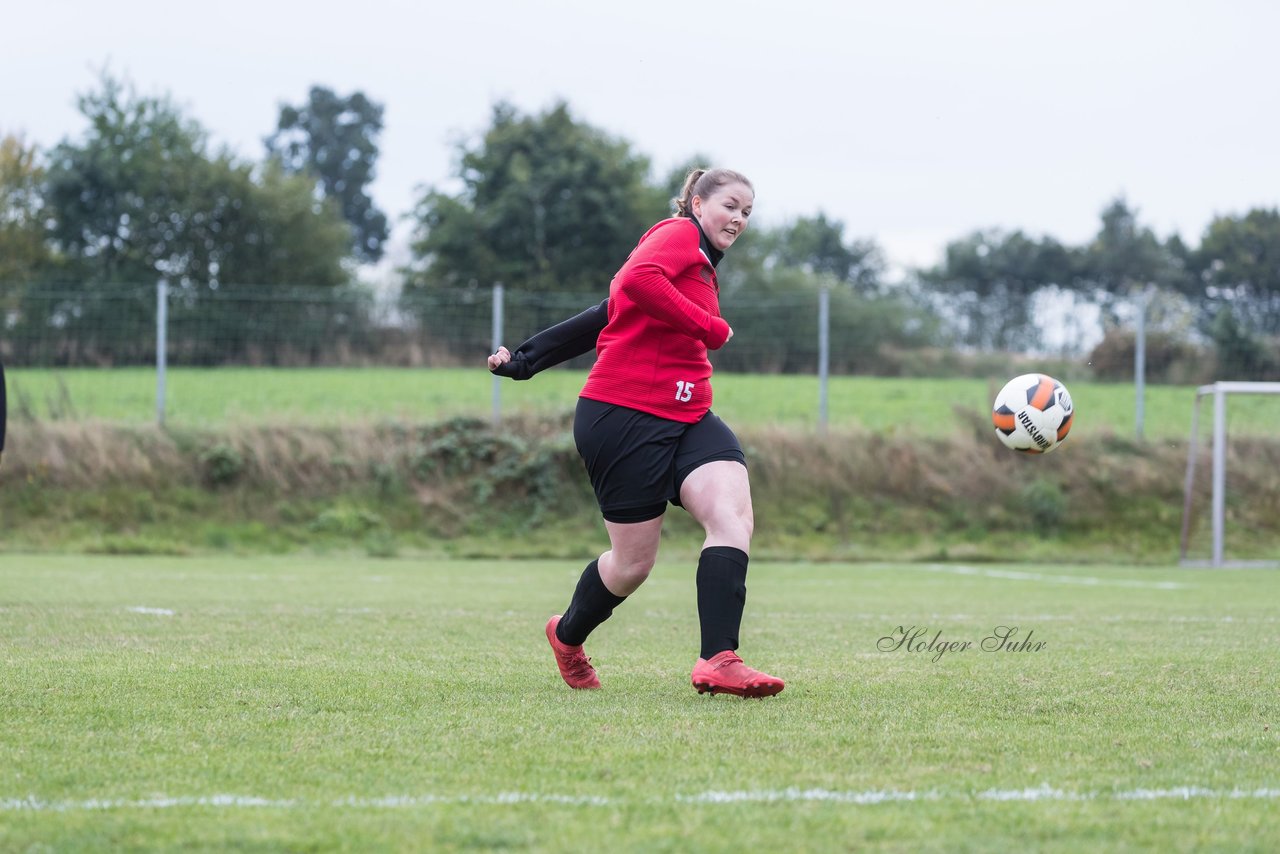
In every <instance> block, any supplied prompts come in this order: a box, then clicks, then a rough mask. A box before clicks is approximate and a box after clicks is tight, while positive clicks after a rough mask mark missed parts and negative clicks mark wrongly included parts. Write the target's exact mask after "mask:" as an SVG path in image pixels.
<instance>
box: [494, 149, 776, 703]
mask: <svg viewBox="0 0 1280 854" xmlns="http://www.w3.org/2000/svg"><path fill="white" fill-rule="evenodd" d="M674 201H675V203H676V209H677V215H676V216H675V217H673V218H671V219H666V220H663V221H662V222H659V223H658V224H657V225H655V226H653V227H652V228H651V229H649V231H648V232H646V233H645V235H644V236H643V237H642V238H641V239H640V243H639V244H638V245H637V246H636V248H635V249H634V250H632V252H631V256H630V257H629V258H628V259H627V261H626V263H625V264H623V266H622V269H621V270H619V271H618V273H617V275H616V276H614V279H613V282H612V283H611V284H610V286H609V298H608V299H607V300H606V301H604V302H602V303H601V304H600V305H598V306H595V307H593V308H590V309H588V310H587V311H585V312H583V313H582V314H580V315H578V316H577V317H574V318H571V319H569V320H567V321H565V322H563V323H561V324H558V325H557V326H554V327H552V328H551V329H548V330H546V331H544V332H541V333H539V334H538V335H535V336H534V337H533V338H531V339H530V340H529V341H527V342H525V343H524V344H522V345H521V346H520V347H518V348H517V349H516V352H515V353H514V354H513V353H511V352H510V351H509V350H507V348H506V347H499V348H498V351H497V352H496V353H494V354H493V355H491V356H490V357H489V359H488V364H489V369H490V370H491V371H493V372H494V373H497V374H500V375H503V376H510V377H513V378H515V379H527V378H528V377H530V376H532V375H533V374H534V373H537V372H538V371H540V370H542V369H544V368H546V367H549V366H550V365H552V364H557V363H558V362H561V361H564V360H566V359H568V358H572V357H573V356H575V355H579V354H581V353H583V352H587V351H588V350H589V349H590V348H591V347H592V346H594V347H595V350H596V356H597V358H596V363H595V366H594V367H593V368H592V369H591V372H590V374H589V375H588V377H587V382H586V385H585V386H584V387H583V389H582V393H581V395H580V397H579V399H578V405H577V410H576V412H575V416H574V424H573V437H574V441H575V442H576V444H577V446H578V453H579V454H581V456H582V459H583V462H584V463H585V464H586V468H587V473H588V475H589V476H590V478H591V485H592V487H593V488H594V489H595V493H596V499H597V501H598V502H599V504H600V511H601V514H602V515H603V516H604V520H605V523H604V524H605V529H606V531H607V532H608V534H609V544H610V547H609V550H608V551H606V552H604V553H603V554H602V555H600V557H599V558H597V559H596V560H593V561H591V563H590V564H588V565H587V568H586V570H585V571H584V572H583V573H582V577H581V578H580V579H579V581H578V586H577V589H575V590H574V593H573V598H572V600H571V601H570V603H569V607H568V608H567V609H566V610H565V612H564V615H563V616H560V615H556V616H553V617H552V618H551V619H550V620H548V621H547V626H546V633H547V640H548V641H550V643H551V648H552V650H553V651H554V653H555V658H556V663H557V665H558V666H559V669H560V675H561V676H562V677H563V678H564V681H565V682H566V683H568V684H569V686H570V687H572V688H599V687H600V680H599V678H598V677H597V675H596V671H595V668H594V667H592V666H591V662H590V660H589V659H588V658H587V656H586V654H585V653H584V652H583V648H582V645H583V643H584V642H585V641H586V639H587V636H588V635H590V634H591V632H592V630H594V629H595V628H596V627H597V626H598V625H600V624H601V623H603V622H604V621H605V620H607V619H608V618H609V616H610V615H611V614H612V613H613V610H614V608H616V607H617V606H618V605H620V604H622V602H623V600H625V599H626V598H627V597H628V596H630V595H631V594H632V593H633V592H635V590H636V589H637V588H638V587H639V586H640V585H641V584H643V583H644V580H645V579H646V578H648V576H649V572H650V571H651V570H652V569H653V565H654V562H655V561H656V559H657V555H658V542H659V537H660V535H661V532H662V520H663V516H664V514H665V513H666V506H667V503H668V502H670V503H672V504H674V505H676V506H680V507H684V509H685V510H687V511H688V512H689V513H690V514H691V515H692V516H693V518H694V519H696V520H697V521H698V523H699V524H700V525H701V526H702V528H703V530H704V531H705V532H706V538H705V540H704V541H703V548H702V553H701V556H700V557H699V560H698V571H697V596H698V619H699V622H700V624H701V630H702V649H701V654H700V656H699V658H698V660H697V663H696V664H695V665H694V667H693V675H692V678H691V681H692V683H693V686H694V687H695V688H697V689H698V692H699V693H703V692H708V691H709V692H711V693H713V694H714V693H716V692H725V693H729V694H736V695H738V696H743V697H769V696H773V695H774V694H777V693H778V692H779V691H781V690H782V689H783V682H782V680H781V679H778V678H776V677H773V676H769V675H768V674H766V673H761V672H760V671H758V670H753V669H752V668H750V667H748V666H746V665H745V664H744V663H743V662H742V659H741V658H739V657H738V655H737V653H736V650H737V648H738V630H739V627H740V625H741V622H742V609H743V605H744V603H745V602H746V593H747V588H746V576H747V560H748V553H749V551H750V547H751V534H752V530H753V526H754V517H753V515H752V509H751V487H750V484H749V481H748V478H747V468H746V457H745V456H744V454H743V452H742V446H741V445H740V444H739V443H738V439H737V437H736V436H734V434H733V431H731V430H730V429H729V428H728V426H726V425H725V423H724V422H723V421H721V420H720V419H719V418H718V417H716V415H715V414H714V413H712V412H711V363H710V362H709V361H708V360H707V351H708V349H710V350H718V349H719V348H720V347H723V346H724V345H725V343H726V342H727V341H728V340H729V339H730V338H731V337H732V336H733V330H732V329H731V328H730V327H729V324H728V323H726V322H725V320H724V318H722V317H721V316H720V304H719V285H718V284H717V280H716V266H717V265H718V264H719V263H720V259H721V258H722V257H723V256H724V252H725V250H727V249H728V248H729V247H730V246H732V245H733V243H734V241H735V240H737V239H738V237H739V236H740V235H741V234H742V232H744V231H745V230H746V228H747V224H748V222H749V219H750V216H751V207H752V204H753V202H754V201H755V191H754V189H753V188H752V186H751V182H750V181H748V180H747V179H746V178H745V177H743V176H742V175H740V174H739V173H737V172H733V171H730V170H728V169H712V170H710V171H704V170H701V169H696V170H694V171H693V172H691V173H690V174H689V176H688V178H687V179H686V181H685V185H684V189H683V190H682V191H681V194H680V197H679V198H678V199H675V200H674Z"/></svg>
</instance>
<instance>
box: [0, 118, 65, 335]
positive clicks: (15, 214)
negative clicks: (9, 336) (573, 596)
mask: <svg viewBox="0 0 1280 854" xmlns="http://www.w3.org/2000/svg"><path fill="white" fill-rule="evenodd" d="M43 181H44V169H43V167H42V166H41V165H40V158H39V152H38V150H37V149H36V147H35V146H34V145H28V144H27V143H26V142H25V141H24V140H23V139H22V137H20V136H14V135H5V136H4V137H0V321H2V320H3V314H4V313H6V312H7V311H12V310H14V309H15V308H16V304H17V300H18V298H19V296H20V295H21V292H22V289H23V287H24V286H25V285H27V284H28V283H30V282H32V281H34V280H35V279H37V278H40V277H41V276H43V275H47V274H48V273H49V271H50V270H51V269H52V268H53V266H54V263H55V258H54V255H53V253H52V252H51V251H50V249H49V245H48V243H47V242H46V241H45V235H44V223H43V219H42V217H43V210H44V198H43V194H42V192H41V185H42V183H43Z"/></svg>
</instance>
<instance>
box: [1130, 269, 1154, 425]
mask: <svg viewBox="0 0 1280 854" xmlns="http://www.w3.org/2000/svg"><path fill="white" fill-rule="evenodd" d="M1150 299H1151V287H1150V285H1148V286H1147V287H1145V288H1143V289H1142V292H1141V294H1140V295H1139V296H1138V322H1137V330H1136V332H1135V334H1134V344H1133V387H1134V395H1135V400H1134V410H1133V418H1134V425H1135V429H1136V431H1137V436H1138V441H1142V431H1143V426H1144V422H1145V421H1146V400H1147V303H1148V302H1149V301H1150Z"/></svg>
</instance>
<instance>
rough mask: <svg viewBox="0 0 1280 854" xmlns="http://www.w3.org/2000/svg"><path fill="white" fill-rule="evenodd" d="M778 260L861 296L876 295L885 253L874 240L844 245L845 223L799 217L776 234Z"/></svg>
mask: <svg viewBox="0 0 1280 854" xmlns="http://www.w3.org/2000/svg"><path fill="white" fill-rule="evenodd" d="M777 260H778V262H779V263H782V264H785V265H788V266H796V267H801V268H803V269H805V270H808V271H810V272H813V273H818V274H822V275H828V276H831V277H832V278H833V279H834V280H835V281H837V282H839V283H841V284H844V285H848V286H850V287H852V288H853V289H854V290H856V291H861V292H863V293H874V292H876V291H878V290H879V289H880V287H881V278H882V277H883V275H884V271H885V260H884V253H883V252H881V251H880V247H879V246H877V245H876V243H875V241H874V240H854V241H852V242H847V241H846V240H845V237H844V223H843V222H840V221H839V220H829V219H827V217H826V214H823V213H819V214H818V215H817V216H816V217H801V218H800V219H797V220H796V221H794V222H793V223H791V224H790V225H788V226H786V227H784V228H782V229H780V230H779V231H778V232H777Z"/></svg>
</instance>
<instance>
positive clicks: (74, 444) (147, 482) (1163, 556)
mask: <svg viewBox="0 0 1280 854" xmlns="http://www.w3.org/2000/svg"><path fill="white" fill-rule="evenodd" d="M952 419H953V428H952V429H951V430H950V432H949V434H948V435H947V436H946V437H932V438H926V437H920V438H892V437H889V436H886V435H883V434H879V433H875V432H870V431H865V430H856V431H852V430H842V431H836V430H833V431H832V432H831V433H830V434H829V435H827V436H825V437H821V438H819V437H815V436H813V435H811V434H808V433H806V432H803V431H795V430H785V429H781V428H766V427H749V428H747V429H742V430H740V431H739V433H740V436H741V437H742V439H743V441H744V444H745V445H746V447H747V453H748V456H749V458H750V460H751V471H752V480H753V486H754V497H755V508H756V519H757V538H756V544H755V552H756V554H757V555H760V556H762V557H772V558H776V559H790V558H809V559H824V560H825V559H851V560H870V559H984V558H985V559H998V560H1010V559H1020V560H1025V559H1045V560H1050V559H1055V560H1056V559H1063V560H1071V561H1081V560H1102V561H1107V560H1117V559H1125V560H1129V561H1156V562H1162V561H1168V560H1170V559H1173V558H1174V557H1176V554H1177V540H1178V531H1179V524H1180V521H1181V512H1182V489H1183V477H1184V474H1185V465H1186V457H1185V454H1186V448H1185V444H1184V443H1178V442H1171V441H1166V442H1155V443H1136V442H1133V441H1129V440H1124V439H1120V438H1117V437H1115V436H1114V435H1109V434H1106V433H1098V432H1096V431H1095V432H1093V433H1092V434H1090V433H1089V432H1088V431H1081V435H1079V436H1076V435H1073V436H1072V438H1071V440H1070V442H1069V444H1068V445H1067V446H1066V447H1064V448H1063V449H1062V450H1060V451H1057V452H1055V453H1053V454H1049V455H1045V456H1041V457H1025V456H1021V455H1017V454H1013V453H1011V452H1009V451H1007V450H1005V449H1003V448H1002V447H1001V446H999V445H998V444H997V443H996V442H995V440H994V438H993V437H992V436H991V435H990V428H989V426H988V425H987V422H986V420H985V418H981V417H978V416H976V415H975V416H973V417H972V418H970V419H968V421H967V422H966V421H965V419H964V418H961V417H959V416H956V415H955V414H954V413H953V414H952ZM13 433H14V436H13V448H14V449H17V448H20V449H21V451H20V452H17V453H14V452H13V451H12V450H11V452H10V453H7V454H6V458H5V465H4V468H3V469H2V470H0V519H2V520H3V540H0V543H3V548H4V549H7V550H11V551H12V550H24V549H32V550H68V549H70V550H87V551H97V552H117V553H176V554H185V553H205V552H217V551H238V552H263V551H265V552H286V551H291V550H297V549H308V550H321V551H323V550H329V549H341V550H350V549H356V550H362V551H365V552H367V553H369V554H373V555H382V556H390V555H394V554H397V553H422V554H429V555H436V556H446V557H448V556H485V557H508V556H526V557H527V556H545V557H563V558H574V559H578V558H582V557H585V556H589V555H592V554H595V553H597V552H598V550H599V549H600V548H601V546H602V544H603V543H604V542H605V539H604V535H603V530H602V526H601V524H600V521H599V517H598V514H597V512H596V510H595V505H594V501H593V498H592V496H591V494H590V490H589V486H588V484H587V482H586V477H585V475H584V474H583V472H582V467H581V463H580V461H579V459H578V457H577V453H576V451H575V450H574V447H573V442H572V438H571V436H570V433H569V423H568V418H567V417H566V416H561V417H558V418H547V419H524V420H516V419H512V420H510V421H508V422H507V423H505V424H504V425H503V428H502V429H500V430H495V429H493V428H492V427H490V426H489V425H488V423H487V422H485V421H482V420H475V419H455V420H452V421H446V422H440V423H436V424H430V425H417V424H411V423H384V424H366V425H355V424H348V425H346V426H335V427H300V426H274V427H273V426H243V427H225V426H224V427H218V428H210V429H205V430H200V429H195V428H171V429H168V430H163V431H162V430H158V429H156V428H154V427H145V426H125V425H103V424H91V423H83V422H70V421H68V422H26V421H24V422H20V423H19V424H16V425H15V426H14V430H13ZM1208 480H1209V479H1208V476H1207V473H1205V472H1204V471H1203V469H1202V476H1201V477H1200V478H1199V480H1198V485H1197V493H1196V495H1197V497H1196V514H1195V515H1196V518H1197V520H1198V521H1199V523H1200V524H1199V530H1198V531H1197V533H1196V539H1195V544H1196V546H1197V548H1198V549H1199V550H1200V553H1201V554H1203V553H1204V550H1205V549H1207V537H1206V535H1205V534H1204V531H1203V529H1204V519H1205V515H1206V514H1205V512H1204V510H1205V504H1206V500H1207V490H1208ZM1229 482H1230V486H1231V488H1230V496H1229V503H1228V513H1229V518H1228V521H1229V530H1228V543H1229V548H1230V552H1231V553H1230V555H1229V556H1230V557H1233V558H1248V557H1258V556H1274V554H1275V553H1276V546H1277V542H1278V541H1280V530H1278V529H1277V520H1278V519H1280V443H1277V442H1275V441H1274V440H1267V439H1241V440H1239V441H1236V442H1234V443H1233V444H1232V445H1231V449H1230V473H1229ZM668 532H669V533H671V534H672V537H671V538H670V541H671V543H672V545H671V546H670V547H669V548H675V549H681V550H687V551H690V552H692V551H694V550H696V548H697V547H698V537H697V535H696V531H694V530H693V528H692V525H691V524H690V522H689V520H688V519H687V517H686V516H685V515H684V514H683V512H681V511H674V512H673V513H671V514H670V515H669V524H668Z"/></svg>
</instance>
